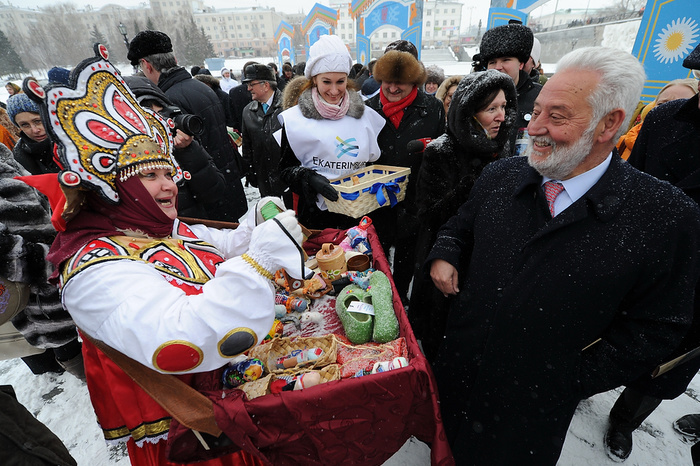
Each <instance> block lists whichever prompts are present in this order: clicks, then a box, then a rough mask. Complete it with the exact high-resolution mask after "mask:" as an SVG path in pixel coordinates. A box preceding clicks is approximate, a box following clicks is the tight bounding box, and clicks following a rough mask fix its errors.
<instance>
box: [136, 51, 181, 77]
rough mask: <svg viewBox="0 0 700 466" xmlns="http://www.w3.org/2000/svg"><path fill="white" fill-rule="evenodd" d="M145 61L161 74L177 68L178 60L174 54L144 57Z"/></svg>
mask: <svg viewBox="0 0 700 466" xmlns="http://www.w3.org/2000/svg"><path fill="white" fill-rule="evenodd" d="M143 59H144V60H146V61H147V62H148V63H150V64H151V65H152V66H153V68H155V69H156V70H157V71H159V72H160V73H167V72H168V71H169V70H171V69H172V68H175V67H177V60H176V59H175V54H174V53H173V52H165V53H154V54H153V55H148V56H147V57H143Z"/></svg>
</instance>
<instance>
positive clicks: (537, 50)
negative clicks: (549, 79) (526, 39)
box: [530, 37, 542, 66]
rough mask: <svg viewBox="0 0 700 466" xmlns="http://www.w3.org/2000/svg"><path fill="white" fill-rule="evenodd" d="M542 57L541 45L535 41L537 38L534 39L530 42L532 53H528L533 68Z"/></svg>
mask: <svg viewBox="0 0 700 466" xmlns="http://www.w3.org/2000/svg"><path fill="white" fill-rule="evenodd" d="M541 55H542V44H540V41H539V40H537V37H535V38H534V41H533V42H532V51H531V52H530V56H531V57H532V61H533V62H535V66H537V64H538V63H539V62H540V56H541Z"/></svg>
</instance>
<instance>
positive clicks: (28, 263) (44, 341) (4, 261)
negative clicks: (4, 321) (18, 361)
mask: <svg viewBox="0 0 700 466" xmlns="http://www.w3.org/2000/svg"><path fill="white" fill-rule="evenodd" d="M26 175H29V173H27V171H26V170H25V169H23V168H22V167H21V166H20V165H19V164H18V163H17V162H16V161H15V159H14V158H13V157H12V153H10V151H9V149H5V148H4V147H0V254H1V256H0V276H1V277H3V278H5V279H7V280H11V281H16V282H22V283H27V284H29V285H30V291H31V294H30V297H29V303H28V304H27V307H25V308H24V311H22V312H20V313H19V314H17V315H16V316H15V317H14V318H13V319H12V323H13V324H14V326H15V327H16V328H17V330H19V332H20V333H21V334H22V336H24V338H25V339H26V340H27V341H28V342H29V343H30V344H31V345H32V346H37V347H39V348H56V347H59V346H63V345H65V344H66V343H69V342H71V341H73V340H75V339H76V338H77V337H78V333H77V332H76V329H75V324H74V323H73V320H72V319H71V317H70V315H68V312H66V311H65V310H63V307H62V306H61V300H60V298H59V295H58V289H57V288H56V287H54V286H53V285H49V283H48V282H47V279H48V277H49V275H51V273H52V271H53V268H52V267H51V265H50V264H49V263H48V262H47V261H46V253H47V252H48V250H49V247H50V246H51V243H52V242H53V240H54V237H55V236H56V231H55V230H54V229H53V227H52V226H51V212H50V210H49V206H48V202H46V200H45V198H44V197H43V196H41V195H39V193H38V192H37V191H36V190H34V188H31V187H29V185H27V184H25V183H24V182H22V181H19V180H15V179H14V177H15V176H26Z"/></svg>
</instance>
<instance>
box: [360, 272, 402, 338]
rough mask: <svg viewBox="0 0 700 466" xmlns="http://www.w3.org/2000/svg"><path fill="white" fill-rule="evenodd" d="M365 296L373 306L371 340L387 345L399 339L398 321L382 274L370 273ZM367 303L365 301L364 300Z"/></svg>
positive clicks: (386, 280) (388, 288) (388, 286)
mask: <svg viewBox="0 0 700 466" xmlns="http://www.w3.org/2000/svg"><path fill="white" fill-rule="evenodd" d="M367 295H368V296H369V297H370V298H371V302H372V306H374V329H373V330H372V340H374V341H376V342H377V343H388V342H390V341H392V340H396V339H397V338H398V337H399V321H398V319H397V318H396V313H395V312H394V302H393V296H392V291H391V283H390V282H389V278H388V277H387V276H386V275H385V274H384V273H383V272H379V271H377V272H372V275H371V276H370V277H369V289H368V290H367ZM365 302H367V299H365Z"/></svg>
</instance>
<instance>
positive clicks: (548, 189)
mask: <svg viewBox="0 0 700 466" xmlns="http://www.w3.org/2000/svg"><path fill="white" fill-rule="evenodd" d="M562 191H564V185H563V184H561V183H559V182H557V181H547V182H545V183H544V196H545V197H546V198H547V204H549V213H550V214H552V217H554V200H555V199H556V198H557V196H558V195H559V194H560V193H561V192H562Z"/></svg>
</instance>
